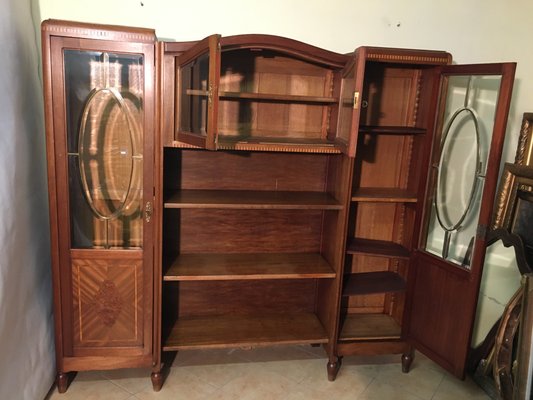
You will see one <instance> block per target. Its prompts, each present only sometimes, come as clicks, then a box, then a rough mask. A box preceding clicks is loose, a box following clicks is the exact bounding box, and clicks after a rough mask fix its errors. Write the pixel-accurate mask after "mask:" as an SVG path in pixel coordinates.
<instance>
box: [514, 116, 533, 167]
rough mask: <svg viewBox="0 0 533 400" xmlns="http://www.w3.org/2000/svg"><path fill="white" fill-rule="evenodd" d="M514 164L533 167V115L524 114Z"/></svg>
mask: <svg viewBox="0 0 533 400" xmlns="http://www.w3.org/2000/svg"><path fill="white" fill-rule="evenodd" d="M514 163H515V164H518V165H529V166H532V165H533V113H524V116H523V118H522V126H521V128H520V137H519V138H518V147H517V149H516V157H515V161H514Z"/></svg>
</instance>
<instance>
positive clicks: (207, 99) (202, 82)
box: [176, 35, 220, 150]
mask: <svg viewBox="0 0 533 400" xmlns="http://www.w3.org/2000/svg"><path fill="white" fill-rule="evenodd" d="M176 65H177V71H176V73H177V79H176V85H177V88H176V93H177V112H176V115H177V123H176V126H177V131H178V132H177V133H178V134H177V138H178V140H179V141H182V142H185V143H188V144H192V145H194V146H199V147H202V148H206V149H210V150H215V149H216V146H217V119H218V87H219V81H220V35H212V36H209V37H207V38H205V39H204V40H202V41H200V42H199V43H197V44H196V45H195V46H194V47H192V48H191V49H190V50H188V51H187V52H185V53H183V54H182V55H181V56H180V57H179V58H178V60H177V63H176Z"/></svg>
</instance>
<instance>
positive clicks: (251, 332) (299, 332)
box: [163, 313, 328, 351]
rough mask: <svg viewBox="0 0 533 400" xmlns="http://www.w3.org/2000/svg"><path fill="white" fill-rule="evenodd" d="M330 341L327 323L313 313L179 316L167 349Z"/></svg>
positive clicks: (166, 343)
mask: <svg viewBox="0 0 533 400" xmlns="http://www.w3.org/2000/svg"><path fill="white" fill-rule="evenodd" d="M327 342H328V335H327V333H326V331H325V330H324V327H323V326H322V324H321V323H320V321H319V320H318V318H317V317H316V315H315V314H312V313H292V314H276V315H264V316H239V315H224V316H213V317H209V316H206V317H188V318H179V319H178V321H177V322H176V324H175V325H174V327H173V328H172V331H171V333H170V335H169V337H168V338H167V340H166V341H165V343H164V345H163V350H164V351H175V350H184V349H191V350H192V349H205V348H227V347H255V346H265V345H273V344H307V343H310V344H314V343H327Z"/></svg>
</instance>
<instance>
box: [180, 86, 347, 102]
mask: <svg viewBox="0 0 533 400" xmlns="http://www.w3.org/2000/svg"><path fill="white" fill-rule="evenodd" d="M186 94H187V95H189V96H202V97H207V95H208V91H207V90H197V89H187V91H186ZM218 97H219V98H221V99H245V100H257V101H283V102H291V103H319V104H333V103H337V102H338V101H339V99H337V98H334V97H325V96H299V95H290V94H276V93H254V92H225V91H219V92H218Z"/></svg>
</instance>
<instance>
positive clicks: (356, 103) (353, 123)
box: [335, 50, 365, 157]
mask: <svg viewBox="0 0 533 400" xmlns="http://www.w3.org/2000/svg"><path fill="white" fill-rule="evenodd" d="M360 52H361V51H358V52H357V54H356V55H355V58H354V59H353V60H352V62H350V63H349V64H348V66H347V67H346V68H345V69H344V70H343V71H342V80H341V90H340V100H339V117H338V123H337V135H336V138H335V140H336V141H337V143H338V144H339V145H341V146H342V148H343V149H344V151H343V152H344V153H345V154H347V155H349V156H350V157H354V156H355V151H356V146H357V135H358V128H359V114H360V103H361V98H360V97H361V96H362V89H363V80H362V78H361V77H362V76H363V75H364V67H365V55H364V54H360ZM362 52H363V53H364V50H362ZM358 78H359V79H358Z"/></svg>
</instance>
